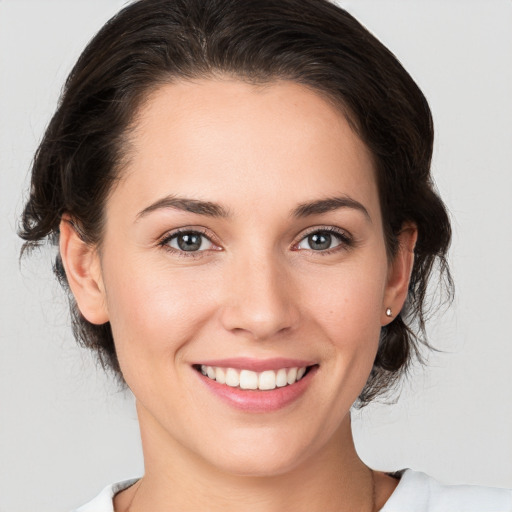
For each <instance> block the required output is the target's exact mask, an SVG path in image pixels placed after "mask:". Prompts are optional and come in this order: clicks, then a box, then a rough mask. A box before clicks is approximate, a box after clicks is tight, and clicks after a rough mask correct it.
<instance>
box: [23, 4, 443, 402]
mask: <svg viewBox="0 0 512 512" xmlns="http://www.w3.org/2000/svg"><path fill="white" fill-rule="evenodd" d="M216 75H229V76H233V77H237V78H239V79H241V80H246V81H249V82H257V83H265V82H270V81H273V80H278V79H285V80H292V81H294V82H297V83H299V84H303V85H305V86H307V87H310V88H312V89H313V90H315V91H318V92H320V93H321V94H323V95H324V96H325V97H327V98H329V99H330V100H332V101H333V102H334V103H335V104H336V105H337V106H338V107H339V108H341V111H342V112H343V113H344V115H345V116H346V118H347V119H348V121H349V122H350V123H351V126H352V127H353V129H354V130H355V131H356V132H357V133H358V135H359V136H360V137H361V139H362V140H363V141H364V142H365V144H366V145H367V146H368V148H369V149H370V151H371V153H372V155H373V158H374V161H375V167H376V173H377V181H378V187H379V194H380V204H381V209H382V215H383V223H384V232H385V236H386V244H387V248H388V253H389V256H390V257H391V258H392V257H393V255H394V253H395V251H396V248H397V247H396V244H397V234H398V233H399V231H400V229H401V228H402V226H403V224H404V222H406V221H411V222H414V223H415V224H416V225H417V227H418V242H417V245H416V249H415V263H414V268H413V272H412V279H411V282H410V288H409V295H408V299H407V302H406V305H405V307H404V309H403V310H402V312H401V313H400V314H399V315H398V316H397V317H396V318H395V319H394V320H393V321H392V322H391V323H390V324H389V325H388V326H386V327H383V328H382V332H381V340H380V346H379V349H378V352H377V356H376V359H375V363H374V367H373V370H372V373H371V375H370V378H369V380H368V382H367V384H366V386H365V388H364V390H363V392H362V394H361V396H360V405H364V404H366V403H368V402H369V401H370V400H371V399H373V398H374V397H375V396H377V395H378V394H380V393H382V392H384V391H386V390H387V389H389V388H390V387H392V385H393V384H394V383H395V382H397V380H398V378H399V377H400V376H401V375H402V374H403V373H404V372H405V370H406V369H407V367H408V365H409V364H410V362H411V360H412V358H413V356H414V355H416V356H418V355H419V352H418V347H419V343H420V342H423V343H426V342H425V338H424V334H425V318H426V312H427V310H428V304H426V300H425V299H426V292H427V285H428V281H429V277H430V275H431V273H432V271H433V270H434V268H435V267H436V266H437V267H438V270H439V271H440V275H441V277H443V276H444V280H445V282H446V283H447V284H448V287H447V289H448V291H449V292H451V289H452V285H451V279H450V275H449V272H448V268H447V264H446V259H445V256H446V251H447V249H448V246H449V243H450V237H451V230H450V223H449V219H448V215H447V212H446V209H445V207H444V205H443V203H442V201H441V200H440V199H439V197H438V196H437V194H436V192H435V190H434V186H433V183H432V179H431V175H430V163H431V156H432V145H433V125H432V117H431V113H430V110H429V107H428V104H427V101H426V100H425V97H424V96H423V94H422V92H421V91H420V89H419V88H418V86H417V85H416V84H415V82H414V81H413V80H412V78H411V77H410V76H409V74H408V73H407V72H406V71H405V70H404V69H403V67H402V66H401V64H400V63H399V62H398V60H397V59H396V58H395V57H394V55H393V54H392V53H391V52H390V51H389V50H388V49H387V48H385V47H384V46H383V45H382V44H381V43H380V42H379V41H378V40H377V39H376V38H375V37H374V36H372V34H370V33H369V32H368V31H367V30H366V29H365V28H364V27H363V26H362V25H361V24H360V23H359V22H358V21H356V20H355V19H354V18H353V17H352V16H351V15H350V14H348V13H347V12H345V11H344V10H342V9H340V8H338V7H336V6H335V5H333V4H331V3H329V2H328V1H326V0H243V1H241V0H140V1H138V2H134V3H133V4H131V5H129V6H128V7H126V8H125V9H123V10H122V11H120V12H119V13H118V14H117V15H116V16H114V17H113V18H112V19H111V20H110V21H109V22H108V23H107V24H106V25H105V26H104V27H103V28H102V29H101V30H100V32H99V33H98V34H97V35H96V36H95V37H94V38H93V39H92V41H91V42H90V43H89V45H88V46H87V48H86V49H85V50H84V52H83V53H82V55H81V56H80V58H79V60H78V62H77V63H76V65H75V67H74V68H73V70H72V71H71V74H70V75H69V77H68V79H67V81H66V84H65V87H64V91H63V94H62V96H61V100H60V103H59V106H58V109H57V111H56V113H55V115H54V116H53V118H52V120H51V122H50V124H49V126H48V128H47V130H46V133H45V135H44V137H43V140H42V142H41V144H40V146H39V149H38V151H37V153H36V155H35V159H34V163H33V168H32V183H31V190H30V197H29V200H28V202H27V204H26V206H25V209H24V212H23V216H22V225H21V228H20V231H19V233H20V236H21V237H22V238H23V239H24V240H25V245H24V249H26V248H30V247H34V246H36V245H38V244H39V243H41V242H42V241H44V240H49V241H50V242H52V243H54V244H56V243H57V242H58V237H59V223H60V220H61V218H62V215H63V214H64V213H67V214H69V215H70V216H71V218H72V219H73V222H74V224H75V227H76V229H77V230H78V232H79V233H80V235H81V236H82V238H83V239H84V240H85V241H86V242H87V243H89V244H97V243H99V242H100V241H101V238H102V230H103V220H104V204H105V200H106V197H107V195H108V193H109V191H110V190H111V187H112V184H113V182H114V181H115V179H116V177H117V176H118V175H119V173H120V172H121V170H122V162H123V156H124V151H125V150H126V145H127V142H126V134H127V132H128V131H129V128H130V124H131V123H132V122H133V121H134V118H135V116H136V113H137V111H138V108H139V107H140V104H141V102H142V101H143V100H144V98H145V97H147V95H148V93H149V92H150V91H152V90H153V89H154V88H156V87H157V86H159V85H160V84H163V83H169V82H172V81H175V80H180V79H190V78H197V77H202V78H205V77H206V78H208V77H214V76H216ZM55 272H56V274H57V276H58V277H59V279H60V281H61V283H62V284H63V285H64V287H65V288H67V289H68V287H67V281H66V276H65V273H64V270H63V267H62V261H61V259H60V256H59V255H57V257H56V263H55ZM68 292H69V289H68ZM70 303H71V311H72V317H73V326H74V334H75V337H76V338H77V340H78V341H79V342H81V343H82V344H83V345H85V346H87V347H90V348H93V349H95V350H96V351H97V353H98V355H99V360H100V362H101V363H102V365H103V366H104V367H108V368H111V369H113V370H114V372H115V373H116V375H118V376H120V377H121V379H122V376H121V371H120V368H119V363H118V360H117V357H116V352H115V347H114V340H113V338H112V332H111V329H110V324H109V323H106V324H103V325H93V324H91V323H89V322H88V321H87V320H85V318H84V317H83V316H82V315H81V314H80V312H79V311H78V309H77V306H76V303H75V301H74V299H73V297H72V296H71V294H70Z"/></svg>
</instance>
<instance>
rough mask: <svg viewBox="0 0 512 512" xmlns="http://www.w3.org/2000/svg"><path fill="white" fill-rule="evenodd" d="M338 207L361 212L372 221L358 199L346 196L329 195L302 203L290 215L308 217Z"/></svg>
mask: <svg viewBox="0 0 512 512" xmlns="http://www.w3.org/2000/svg"><path fill="white" fill-rule="evenodd" d="M339 208H351V209H354V210H358V211H360V212H362V213H363V214H364V216H365V217H366V218H367V219H368V220H369V221H370V222H371V221H372V219H371V217H370V214H369V213H368V210H367V209H366V208H365V207H364V206H363V205H362V204H361V203H360V202H359V201H356V200H355V199H352V198H351V197H348V196H341V197H329V198H327V199H320V200H318V201H311V202H309V203H302V204H300V205H299V206H297V208H295V209H294V210H293V212H292V215H293V216H294V217H297V218H303V217H309V216H310V215H320V214H322V213H327V212H331V211H333V210H338V209H339Z"/></svg>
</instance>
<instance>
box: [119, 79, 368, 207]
mask: <svg viewBox="0 0 512 512" xmlns="http://www.w3.org/2000/svg"><path fill="white" fill-rule="evenodd" d="M129 138H130V146H131V150H130V154H129V158H128V162H129V163H128V166H127V169H126V172H125V174H124V175H123V177H122V179H121V186H125V185H126V186H129V187H130V188H132V189H133V190H136V191H137V197H136V198H134V200H135V201H137V202H138V203H140V205H142V204H143V203H145V202H148V201H152V200H154V199H155V194H156V193H159V194H171V193H172V194H176V195H183V196H186V197H195V198H200V199H206V200H215V201H216V202H229V203H232V204H233V205H235V203H236V200H237V199H238V198H240V196H243V197H244V198H245V202H246V203H247V202H250V201H254V202H255V203H259V202H261V201H262V199H265V200H266V201H273V202H274V203H277V202H279V203H281V204H282V203H285V202H287V201H288V202H289V206H290V207H293V204H296V203H298V202H303V201H304V199H311V197H306V196H308V195H309V196H315V197H314V198H316V196H335V195H340V194H350V195H353V196H354V195H355V196H360V197H359V198H358V197H355V199H363V198H364V197H366V199H367V200H368V198H369V196H372V200H373V199H375V198H376V197H377V194H376V182H375V176H374V169H373V163H372V158H371V155H370V153H369V151H368V149H367V148H366V146H365V145H364V144H363V142H362V141H361V140H360V139H359V137H358V136H357V135H356V134H355V133H354V132H353V130H352V129H351V127H350V125H349V124H348V122H347V121H346V119H345V117H344V116H343V114H342V113H341V111H340V110H339V109H337V108H335V107H334V106H333V105H332V104H331V103H330V102H329V101H328V100H326V99H325V98H324V97H322V96H321V95H320V94H319V93H317V92H314V91H312V90H311V89H309V88H307V87H304V86H301V85H299V84H296V83H293V82H288V81H279V82H272V83H268V84H264V85H253V84H248V83H245V82H242V81H238V80H228V79H225V80H220V79H217V80H206V79H205V80H197V81H193V82H192V81H186V82H185V81H183V82H177V83H172V84H166V85H163V86H161V87H159V88H158V89H156V90H155V91H153V92H152V93H151V94H150V95H149V96H148V98H147V99H146V101H145V102H144V104H143V106H142V107H141V109H140V111H139V113H138V115H137V118H136V120H135V123H134V126H133V129H132V131H131V134H130V137H129ZM123 182H125V183H123ZM370 208H371V206H370Z"/></svg>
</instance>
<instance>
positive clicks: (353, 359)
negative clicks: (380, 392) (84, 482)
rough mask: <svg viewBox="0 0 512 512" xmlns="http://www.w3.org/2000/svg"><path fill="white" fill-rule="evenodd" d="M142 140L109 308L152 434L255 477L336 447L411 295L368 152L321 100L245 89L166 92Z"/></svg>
mask: <svg viewBox="0 0 512 512" xmlns="http://www.w3.org/2000/svg"><path fill="white" fill-rule="evenodd" d="M130 141H131V150H130V154H129V163H128V166H127V168H126V169H125V170H124V171H123V175H122V179H121V180H120V182H119V184H118V185H116V187H115V188H114V189H113V192H112V194H111V196H110V198H109V200H108V202H107V205H106V225H105V234H104V239H103V241H102V245H101V250H100V252H99V256H97V258H98V268H99V274H98V278H97V283H98V290H99V292H98V293H99V294H100V295H101V301H98V305H97V306H96V308H97V309H98V310H99V309H101V310H102V314H103V315H104V316H105V318H106V319H108V320H109V321H110V323H111V326H112V330H113V335H114V339H115V343H116V349H117V353H118V357H119V362H120V365H121V368H122V371H123V375H124V377H125V379H126V382H127V383H128V385H129V387H130V388H131V390H132V391H133V393H134V395H135V397H136V399H137V404H138V411H139V416H140V423H141V430H142V432H143V437H144V435H146V436H147V437H148V438H151V439H153V442H154V443H156V444H161V445H162V446H164V445H165V446H179V447H180V450H182V451H185V452H186V453H189V454H191V456H194V457H198V458H199V459H200V460H202V461H203V462H205V463H207V464H212V465H213V466H216V467H218V468H222V469H224V470H227V471H230V472H234V473H238V474H253V475H256V474H258V475H260V474H278V473H280V472H284V471H287V470H289V469H291V468H293V467H295V466H297V465H299V464H301V463H302V462H304V461H305V460H307V459H308V458H310V457H313V456H314V455H315V454H318V453H321V452H322V450H324V449H326V448H327V447H328V446H329V445H330V444H332V443H333V442H334V440H336V439H338V438H339V436H340V435H341V434H340V432H342V431H343V429H344V426H346V424H347V422H348V413H349V409H350V407H351V405H352V403H353V402H354V400H355V399H356V398H357V396H358V395H359V393H360V391H361V389H362V388H363V386H364V384H365V382H366V380H367V377H368V375H369V373H370V370H371V367H372V363H373V360H374V358H375V354H376V351H377V346H378V340H379V333H380V329H381V327H382V325H383V324H384V323H386V322H387V321H389V319H387V317H386V316H385V310H386V308H387V307H388V306H392V307H394V308H398V309H399V308H400V306H401V304H397V300H402V299H403V298H402V299H400V297H397V295H398V293H397V290H396V288H397V284H396V282H397V279H396V275H395V274H396V272H395V270H394V267H393V265H392V264H390V262H389V261H388V259H387V256H386V247H385V244H384V237H383V229H382V221H381V212H380V207H379V199H378V191H377V186H376V180H375V176H374V168H373V165H372V159H371V157H370V155H369V153H368V151H367V149H366V147H365V146H364V144H363V143H362V142H361V141H360V140H359V138H358V137H357V136H356V135H355V134H354V133H353V132H352V130H351V129H350V127H349V125H348V124H347V122H346V121H345V119H344V117H343V116H342V115H341V114H340V113H339V112H338V111H337V110H336V109H335V108H333V107H332V106H331V105H330V104H329V103H328V102H327V101H325V100H324V99H323V98H322V97H321V96H320V95H318V94H316V93H314V92H312V91H311V90H308V89H306V88H304V87H302V86H299V85H297V84H294V83H290V82H277V83H272V84H269V85H266V86H260V87H257V86H254V85H249V84H246V83H242V82H238V81H229V80H224V81H222V80H218V81H213V80H212V81H207V80H205V81H197V82H194V83H190V82H188V83H185V82H184V83H175V84H172V85H166V86H163V87H161V88H160V89H158V90H157V91H155V92H154V93H153V94H152V95H151V96H150V98H149V100H148V101H147V102H146V103H145V105H144V107H143V109H142V110H141V112H140V115H139V116H138V118H137V120H136V123H135V128H134V130H133V132H132V133H131V136H130ZM399 273H400V272H399ZM78 299H79V300H78V302H79V305H80V302H81V300H80V297H78ZM393 301H394V304H391V303H392V302H393ZM390 302H391V303H390ZM84 309H87V308H86V307H85V308H84ZM82 312H84V310H82ZM84 314H86V313H84ZM86 317H87V314H86ZM205 373H206V375H205ZM254 388H256V389H254Z"/></svg>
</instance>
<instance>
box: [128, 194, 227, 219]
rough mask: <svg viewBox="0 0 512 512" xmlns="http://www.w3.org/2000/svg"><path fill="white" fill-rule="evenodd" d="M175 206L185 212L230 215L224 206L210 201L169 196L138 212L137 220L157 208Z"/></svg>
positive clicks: (211, 215) (218, 215) (216, 215)
mask: <svg viewBox="0 0 512 512" xmlns="http://www.w3.org/2000/svg"><path fill="white" fill-rule="evenodd" d="M162 208H163V209H165V208H173V209H175V210H183V211H185V212H191V213H196V214H198V215H206V216H208V217H228V216H229V212H228V210H226V209H225V208H224V207H223V206H221V205H219V204H217V203H212V202H210V201H200V200H198V199H187V198H183V197H176V196H167V197H163V198H162V199H159V200H158V201H155V202H154V203H152V204H150V205H149V206H148V207H147V208H144V210H142V211H140V212H139V213H138V214H137V217H136V221H138V220H139V219H141V218H142V217H144V216H146V215H147V214H148V213H151V212H154V211H155V210H160V209H162Z"/></svg>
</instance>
